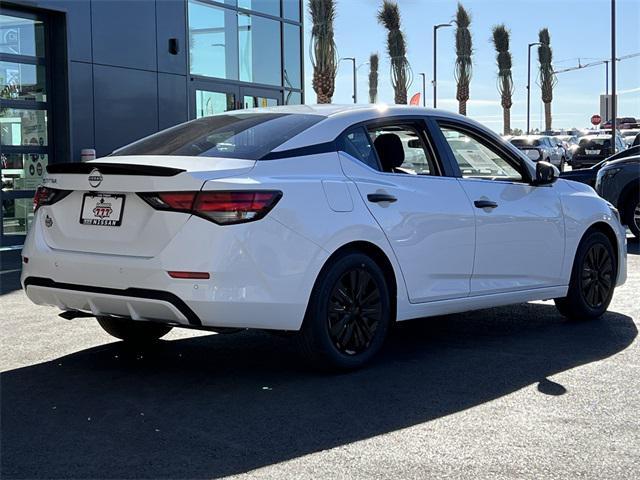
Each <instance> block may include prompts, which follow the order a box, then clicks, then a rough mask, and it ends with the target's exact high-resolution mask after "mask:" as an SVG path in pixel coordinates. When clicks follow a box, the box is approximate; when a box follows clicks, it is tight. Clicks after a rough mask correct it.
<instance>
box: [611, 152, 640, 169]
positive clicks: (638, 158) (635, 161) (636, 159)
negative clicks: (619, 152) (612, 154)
mask: <svg viewBox="0 0 640 480" xmlns="http://www.w3.org/2000/svg"><path fill="white" fill-rule="evenodd" d="M626 165H636V166H638V165H640V155H633V156H631V157H625V158H620V159H618V160H613V161H609V162H607V164H606V165H605V166H604V168H605V169H606V168H613V167H624V166H626Z"/></svg>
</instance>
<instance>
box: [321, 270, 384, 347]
mask: <svg viewBox="0 0 640 480" xmlns="http://www.w3.org/2000/svg"><path fill="white" fill-rule="evenodd" d="M381 316H382V301H381V298H380V289H379V288H378V286H377V285H376V283H375V282H374V280H373V278H372V276H371V275H370V274H369V273H368V272H367V271H366V270H365V269H364V268H362V267H356V268H353V269H351V270H348V271H346V272H345V273H343V274H342V276H341V277H340V278H339V280H338V282H337V283H336V285H335V287H334V288H333V291H332V292H331V297H330V300H329V309H328V315H327V317H328V318H327V321H328V326H329V336H330V337H331V341H332V342H333V344H334V346H335V347H336V348H337V349H338V351H340V352H342V353H344V354H347V355H357V354H358V353H362V352H363V351H364V350H366V349H367V348H369V346H370V345H371V341H372V340H373V338H374V337H375V334H376V330H377V328H378V324H379V322H380V318H381Z"/></svg>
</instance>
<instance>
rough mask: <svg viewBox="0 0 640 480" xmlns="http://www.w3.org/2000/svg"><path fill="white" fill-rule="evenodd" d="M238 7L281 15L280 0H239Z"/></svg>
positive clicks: (276, 15) (275, 15)
mask: <svg viewBox="0 0 640 480" xmlns="http://www.w3.org/2000/svg"><path fill="white" fill-rule="evenodd" d="M238 7H240V8H246V9H247V10H253V11H254V12H260V13H266V14H268V15H273V16H274V17H279V16H280V0H238Z"/></svg>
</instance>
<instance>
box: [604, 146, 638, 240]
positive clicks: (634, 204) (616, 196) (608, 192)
mask: <svg viewBox="0 0 640 480" xmlns="http://www.w3.org/2000/svg"><path fill="white" fill-rule="evenodd" d="M637 148H640V147H637ZM596 192H598V195H600V196H601V197H602V198H604V199H605V200H608V201H609V202H611V204H612V205H614V206H615V207H616V208H617V209H618V211H619V212H620V218H621V220H622V224H623V225H626V226H628V227H629V230H631V232H632V233H633V234H634V235H635V237H636V238H640V155H635V156H630V157H625V158H622V159H619V160H614V161H612V162H606V163H605V164H604V165H603V166H602V168H600V170H599V171H598V175H597V177H596Z"/></svg>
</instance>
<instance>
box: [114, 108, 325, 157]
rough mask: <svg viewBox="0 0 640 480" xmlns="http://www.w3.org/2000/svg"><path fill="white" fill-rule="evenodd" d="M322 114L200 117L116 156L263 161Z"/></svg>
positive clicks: (249, 114)
mask: <svg viewBox="0 0 640 480" xmlns="http://www.w3.org/2000/svg"><path fill="white" fill-rule="evenodd" d="M323 118H324V117H322V116H319V115H302V114H279V113H247V114H242V113H238V114H235V115H229V114H225V115H214V116H211V117H204V118H199V119H197V120H192V121H190V122H187V123H183V124H181V125H177V126H175V127H172V128H169V129H167V130H164V131H162V132H158V133H156V134H154V135H151V136H149V137H147V138H143V139H142V140H139V141H137V142H135V143H132V144H131V145H128V146H126V147H122V148H120V149H118V150H116V151H115V152H113V154H112V155H117V156H121V155H176V156H188V157H230V158H244V159H249V160H259V159H260V158H262V157H264V156H265V155H267V154H268V153H270V152H271V151H272V150H273V149H274V148H276V147H277V146H279V145H281V144H283V143H284V142H286V141H287V140H289V139H290V138H293V137H294V136H296V135H298V134H299V133H300V132H302V131H303V130H306V129H307V128H309V127H310V126H312V125H314V124H316V123H318V122H320V121H321V120H322V119H323Z"/></svg>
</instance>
